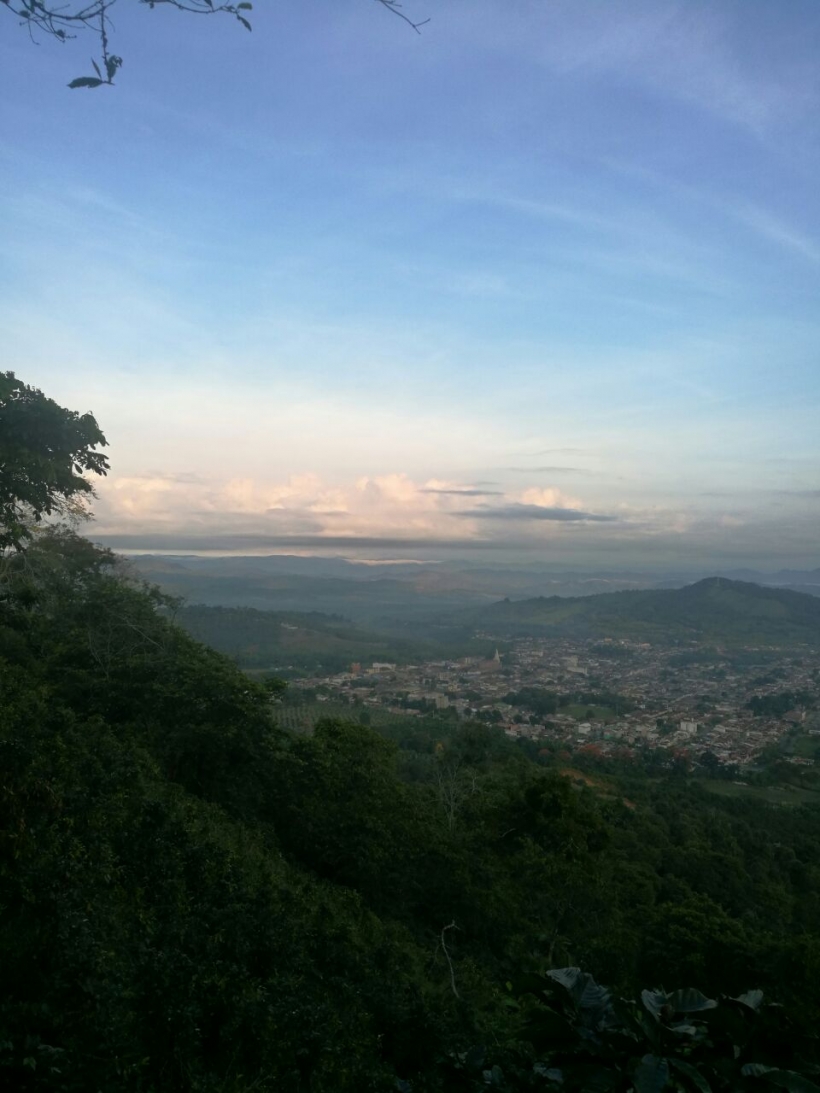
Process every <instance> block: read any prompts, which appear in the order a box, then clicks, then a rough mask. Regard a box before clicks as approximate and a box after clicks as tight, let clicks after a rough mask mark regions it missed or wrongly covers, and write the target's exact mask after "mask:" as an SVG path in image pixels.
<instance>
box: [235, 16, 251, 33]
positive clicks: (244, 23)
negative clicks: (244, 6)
mask: <svg viewBox="0 0 820 1093" xmlns="http://www.w3.org/2000/svg"><path fill="white" fill-rule="evenodd" d="M236 18H237V19H238V20H239V22H240V23H241V24H242V26H243V27H244V28H245V30H253V27H252V26H251V25H250V23H249V22H248V20H247V19H246V18H245V17H244V16H243V15H237V17H236Z"/></svg>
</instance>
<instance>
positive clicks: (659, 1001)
mask: <svg viewBox="0 0 820 1093" xmlns="http://www.w3.org/2000/svg"><path fill="white" fill-rule="evenodd" d="M641 1001H642V1002H643V1004H644V1006H645V1007H646V1009H648V1010H649V1012H650V1013H651V1014H652V1016H653V1017H657V1018H660V1015H661V1011H662V1010H663V1007H664V1006H665V1005H666V994H665V993H664V992H663V991H641Z"/></svg>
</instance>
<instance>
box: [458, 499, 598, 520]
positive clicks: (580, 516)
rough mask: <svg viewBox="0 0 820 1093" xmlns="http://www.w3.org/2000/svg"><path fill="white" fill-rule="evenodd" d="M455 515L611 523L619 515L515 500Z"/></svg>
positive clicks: (465, 510) (481, 517)
mask: <svg viewBox="0 0 820 1093" xmlns="http://www.w3.org/2000/svg"><path fill="white" fill-rule="evenodd" d="M453 515H455V516H469V517H472V518H474V519H478V520H513V521H519V520H554V521H557V522H558V523H579V522H582V521H583V522H587V523H592V522H595V523H611V522H614V521H616V520H617V519H618V518H617V516H603V515H600V514H598V513H594V512H583V511H581V510H580V509H563V508H554V507H548V506H546V505H524V504H521V503H520V502H513V503H511V504H509V505H482V506H479V507H477V508H474V509H464V510H462V511H460V512H456V513H454V514H453Z"/></svg>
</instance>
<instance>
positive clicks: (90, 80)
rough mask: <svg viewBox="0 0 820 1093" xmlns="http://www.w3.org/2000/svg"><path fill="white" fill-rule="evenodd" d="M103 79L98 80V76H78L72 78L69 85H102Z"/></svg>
mask: <svg viewBox="0 0 820 1093" xmlns="http://www.w3.org/2000/svg"><path fill="white" fill-rule="evenodd" d="M102 83H103V81H102V80H98V79H97V77H96V76H78V77H77V79H76V80H72V81H71V83H70V84H69V85H68V86H69V87H100V86H101V85H102Z"/></svg>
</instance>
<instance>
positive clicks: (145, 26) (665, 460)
mask: <svg viewBox="0 0 820 1093" xmlns="http://www.w3.org/2000/svg"><path fill="white" fill-rule="evenodd" d="M426 2H427V0H412V6H413V9H414V14H415V9H416V8H418V9H419V14H421V15H422V16H424V15H427V14H430V15H432V16H433V19H432V22H431V23H430V24H428V25H427V26H426V27H425V28H424V33H423V34H422V35H421V36H417V35H414V34H412V33H411V32H409V29H408V28H403V27H402V26H401V24H400V22H399V20H396V19H395V18H390V17H389V15H387V14H386V13H384V12H381V11H380V10H377V5H374V4H372V3H370V2H368V0H351V3H349V4H346V5H339V4H334V3H332V2H331V0H316V3H314V4H312V5H310V6H309V7H308V6H306V5H304V4H302V3H299V2H298V0H278V2H277V4H276V5H270V6H268V5H266V6H265V8H264V10H262V9H261V8H260V9H259V10H258V11H257V12H256V19H255V25H254V34H253V35H252V36H251V35H246V34H243V35H239V34H231V33H225V31H224V29H217V28H214V27H212V26H210V25H208V21H207V20H205V21H199V20H191V19H185V18H183V17H176V16H174V15H173V14H172V13H170V12H161V11H157V12H153V13H151V12H148V11H147V10H144V9H141V6H140V5H125V6H124V7H123V8H122V12H121V13H120V12H118V20H117V31H118V34H119V36H120V39H121V41H122V43H123V47H122V48H123V52H124V53H126V56H127V68H124V69H123V73H122V76H121V78H120V79H119V81H118V86H117V87H116V88H115V89H104V90H103V91H101V92H96V93H93V94H88V93H83V92H68V91H67V90H65V87H64V85H65V83H66V82H67V80H68V79H69V78H71V76H73V75H76V71H75V70H76V69H77V55H76V54H74V53H71V52H70V47H65V48H60V47H58V46H57V45H56V44H54V43H43V44H42V45H41V46H40V47H39V48H36V49H35V48H32V46H31V44H30V42H29V41H28V40H27V38H26V37H25V36H24V35H23V34H22V33H19V34H15V33H13V31H14V29H15V28H14V27H13V26H12V25H11V24H10V23H9V25H8V27H7V28H6V30H7V33H6V34H5V35H4V36H3V38H2V39H0V86H1V87H2V90H3V94H4V101H5V102H6V104H7V110H6V111H5V115H6V120H5V121H4V123H3V127H2V131H0V137H1V139H0V179H2V182H3V186H4V193H5V194H6V201H5V202H4V204H3V208H2V209H1V210H0V244H1V245H2V248H3V254H4V263H3V265H2V267H0V287H1V288H2V293H0V330H2V335H0V339H2V341H1V343H0V345H1V347H2V356H3V359H4V367H11V368H13V369H14V370H15V371H16V372H17V373H18V374H19V375H20V376H21V377H23V378H24V379H25V380H26V381H27V382H30V383H35V384H37V385H38V386H40V387H42V388H43V389H44V390H45V391H46V392H47V393H48V394H50V395H51V396H52V397H54V398H57V399H58V400H59V401H61V402H62V403H63V404H65V405H68V406H71V407H72V408H76V409H79V410H88V409H90V410H92V411H93V412H94V413H95V414H96V416H97V418H98V420H99V421H100V423H101V425H102V426H103V428H104V430H105V432H106V433H107V435H108V436H109V440H110V441H111V451H110V455H111V458H112V464H113V467H114V474H113V476H112V477H111V478H110V479H108V480H106V481H104V482H102V483H101V484H100V490H99V492H100V498H99V503H98V505H97V506H96V510H97V520H98V524H97V528H96V532H95V533H96V534H98V535H99V537H100V538H104V539H106V540H107V541H110V542H112V543H114V544H116V545H120V546H122V547H123V548H133V549H152V548H156V549H172V550H173V549H209V548H210V549H217V550H244V549H248V550H250V549H253V550H257V549H258V550H267V549H270V550H280V549H290V548H294V549H296V548H297V547H298V549H300V550H311V549H317V550H318V549H334V550H344V549H345V548H349V549H350V550H351V551H353V550H356V551H359V552H367V551H371V552H373V551H378V550H379V549H381V548H383V549H384V550H390V549H394V547H393V544H402V543H404V544H406V545H408V546H412V547H413V549H427V548H429V550H431V551H435V550H439V551H443V550H469V549H480V550H489V549H492V550H497V551H500V552H503V551H504V550H508V551H509V552H511V554H512V553H515V552H516V551H533V550H536V551H538V550H540V551H543V552H544V553H545V555H548V556H550V557H554V558H556V559H564V560H572V559H575V558H582V557H583V558H584V559H585V561H587V562H589V563H594V562H595V561H596V560H598V561H601V562H604V561H606V560H608V559H610V558H612V557H617V558H618V561H619V564H621V565H628V564H629V563H630V562H631V561H634V562H635V563H636V564H641V565H645V564H647V563H648V562H652V561H653V560H656V561H658V563H659V564H661V563H663V564H669V563H670V562H674V561H675V560H676V559H677V560H686V561H691V562H692V564H695V565H701V566H702V565H709V564H712V563H717V562H720V563H721V564H727V563H731V562H732V561H735V560H736V561H738V562H740V561H753V562H755V563H756V564H765V565H772V566H779V565H788V564H797V565H807V564H814V565H816V564H818V562H819V561H820V559H819V558H818V543H820V505H818V487H820V429H818V427H817V422H818V421H819V420H820V366H818V364H819V362H818V351H819V350H818V347H820V309H818V306H817V305H818V297H820V202H818V201H817V196H816V178H817V176H818V167H820V163H818V159H819V158H820V151H819V149H820V144H819V143H818V139H817V138H818V129H820V121H818V119H820V77H818V70H817V66H816V55H817V50H818V47H819V46H820V9H818V7H817V5H816V3H815V2H814V0H795V2H793V3H791V4H789V5H787V6H778V7H777V10H775V6H774V5H764V4H759V5H750V4H748V3H747V2H745V0H727V2H726V3H724V4H722V5H720V6H719V7H716V6H715V5H713V4H709V3H707V2H705V0H686V2H683V0H680V2H677V3H676V2H674V0H672V2H669V0H640V2H638V3H635V4H631V5H611V4H606V3H603V2H596V0H590V2H589V3H588V4H584V5H578V4H574V3H571V2H569V0H556V2H554V3H550V4H539V3H535V2H525V3H522V4H518V5H509V4H507V3H503V2H502V0H452V3H448V5H446V8H445V7H444V6H442V8H441V10H439V7H438V6H436V5H432V4H429V3H428V4H427V7H429V8H430V9H431V10H429V11H427V10H426V9H425V10H422V9H424V8H425V3H426ZM410 6H411V0H407V8H408V10H409V9H410ZM7 22H9V21H8V20H7ZM404 30H407V31H408V32H407V33H403V31H404ZM126 43H127V45H126ZM64 77H65V78H64ZM215 87H216V88H217V90H216V92H215V91H214V88H215ZM186 543H187V544H188V546H187V547H186V546H185V545H184V544H186ZM191 544H193V545H191Z"/></svg>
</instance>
